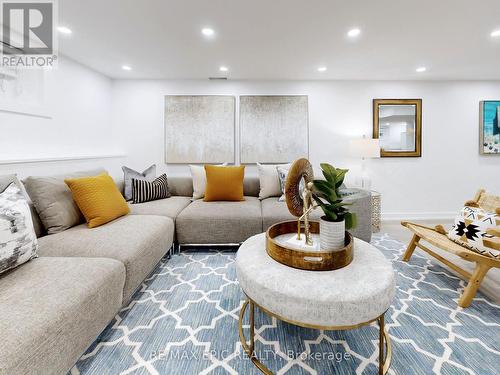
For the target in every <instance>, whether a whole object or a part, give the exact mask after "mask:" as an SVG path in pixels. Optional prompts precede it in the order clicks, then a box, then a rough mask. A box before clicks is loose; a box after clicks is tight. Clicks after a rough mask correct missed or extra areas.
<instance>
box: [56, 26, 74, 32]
mask: <svg viewBox="0 0 500 375" xmlns="http://www.w3.org/2000/svg"><path fill="white" fill-rule="evenodd" d="M57 31H59V32H60V33H63V34H71V33H72V32H73V31H71V29H69V28H67V27H66V26H59V27H58V28H57Z"/></svg>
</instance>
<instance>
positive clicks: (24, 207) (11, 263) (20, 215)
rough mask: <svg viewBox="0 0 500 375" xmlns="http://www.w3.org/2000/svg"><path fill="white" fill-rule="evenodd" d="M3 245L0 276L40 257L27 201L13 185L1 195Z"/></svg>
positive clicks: (1, 235) (0, 251)
mask: <svg viewBox="0 0 500 375" xmlns="http://www.w3.org/2000/svg"><path fill="white" fill-rule="evenodd" d="M0 244H2V246H0V274H1V273H3V272H5V271H7V270H10V269H12V268H15V267H17V266H19V265H21V264H23V263H26V262H27V261H29V260H30V259H32V258H36V256H37V255H36V252H37V250H38V241H37V239H36V234H35V228H34V227H33V221H32V219H31V212H30V208H29V206H28V201H27V200H26V197H25V196H24V194H23V192H22V191H21V189H19V187H18V186H17V185H16V184H15V183H14V182H12V183H11V184H10V185H9V186H8V187H7V188H6V189H5V190H4V191H3V192H1V193H0Z"/></svg>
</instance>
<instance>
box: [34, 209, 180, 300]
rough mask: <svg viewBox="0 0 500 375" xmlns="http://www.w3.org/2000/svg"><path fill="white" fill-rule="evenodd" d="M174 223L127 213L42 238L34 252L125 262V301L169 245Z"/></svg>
mask: <svg viewBox="0 0 500 375" xmlns="http://www.w3.org/2000/svg"><path fill="white" fill-rule="evenodd" d="M173 234H174V223H173V221H172V219H169V218H167V217H161V216H152V215H149V216H146V215H144V216H143V215H127V216H123V217H121V218H119V219H117V220H115V221H112V222H110V223H108V224H105V225H102V226H100V227H97V228H92V229H89V228H87V226H86V225H84V224H83V225H78V226H76V227H73V228H70V229H68V230H66V231H64V232H61V233H57V234H54V235H50V236H45V237H42V238H41V239H40V240H39V250H38V254H39V255H40V256H55V257H61V256H66V257H89V258H95V257H103V258H111V259H116V260H119V261H121V262H122V263H123V264H124V265H125V269H126V280H125V287H124V290H123V300H124V302H127V301H128V300H129V299H130V297H131V296H132V294H133V293H134V291H135V290H136V289H137V288H138V287H139V286H140V285H141V283H142V281H143V280H144V279H145V278H146V276H148V275H149V273H150V272H151V271H152V270H153V268H154V267H155V266H156V264H157V263H158V262H159V261H160V259H161V258H162V257H163V256H164V255H165V254H166V253H167V251H168V249H169V248H170V247H171V246H172V239H173Z"/></svg>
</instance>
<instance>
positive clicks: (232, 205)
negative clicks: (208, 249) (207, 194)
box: [176, 196, 262, 245]
mask: <svg viewBox="0 0 500 375" xmlns="http://www.w3.org/2000/svg"><path fill="white" fill-rule="evenodd" d="M176 231H177V240H178V242H179V244H181V245H186V244H204V245H206V244H237V243H241V242H243V241H245V240H246V239H247V238H249V237H251V236H253V235H255V234H258V233H261V232H262V210H261V206H260V201H259V200H258V199H257V198H256V197H251V196H246V197H245V200H244V201H241V202H205V201H203V200H202V199H198V200H196V201H194V202H193V203H191V204H190V205H189V206H187V207H186V208H185V209H184V210H182V212H181V213H180V214H179V216H178V217H177V220H176Z"/></svg>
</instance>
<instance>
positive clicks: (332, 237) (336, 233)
mask: <svg viewBox="0 0 500 375" xmlns="http://www.w3.org/2000/svg"><path fill="white" fill-rule="evenodd" d="M319 241H320V248H321V250H340V249H342V248H343V247H344V241H345V220H342V221H339V222H334V221H326V220H323V219H320V221H319Z"/></svg>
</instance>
